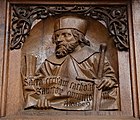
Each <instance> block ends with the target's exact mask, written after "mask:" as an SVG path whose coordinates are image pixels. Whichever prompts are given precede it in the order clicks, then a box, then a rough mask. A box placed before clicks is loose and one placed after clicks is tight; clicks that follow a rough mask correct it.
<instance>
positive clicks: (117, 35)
mask: <svg viewBox="0 0 140 120" xmlns="http://www.w3.org/2000/svg"><path fill="white" fill-rule="evenodd" d="M61 14H80V15H83V16H87V17H91V18H93V19H96V20H99V21H104V22H105V24H106V27H107V29H108V31H109V33H110V35H111V36H112V37H113V40H114V42H115V44H116V47H117V48H118V49H119V50H121V51H127V50H128V48H129V45H128V44H129V41H128V26H127V24H128V21H127V7H126V6H122V5H121V6H113V5H112V6H105V7H101V6H92V5H57V7H56V6H55V5H49V6H47V5H46V6H45V5H44V6H33V5H26V6H23V5H12V20H11V24H12V25H11V26H12V33H11V40H10V49H11V50H13V49H20V48H21V47H22V45H23V43H24V42H25V40H26V37H27V36H28V35H29V33H30V30H31V27H32V25H33V22H34V21H35V20H38V19H44V18H47V17H48V16H55V15H61Z"/></svg>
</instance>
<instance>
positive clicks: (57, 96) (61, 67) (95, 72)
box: [10, 6, 128, 111]
mask: <svg viewBox="0 0 140 120" xmlns="http://www.w3.org/2000/svg"><path fill="white" fill-rule="evenodd" d="M125 9H126V8H125V7H120V8H117V9H113V8H109V7H106V8H104V7H91V6H60V7H53V6H50V7H48V6H47V7H46V6H45V7H41V6H39V7H36V6H31V7H20V6H13V19H12V30H13V35H12V40H11V43H10V45H11V46H10V48H11V49H19V48H21V46H22V44H23V43H24V42H25V40H26V38H27V36H28V34H29V33H30V31H31V27H32V24H33V22H34V21H35V20H37V19H43V18H47V17H49V16H51V17H52V16H57V15H60V16H59V17H57V19H55V20H54V25H53V26H52V27H53V29H54V31H53V34H52V42H53V43H54V44H55V50H54V53H53V54H50V55H48V56H47V57H46V58H45V59H44V62H43V63H41V64H40V65H41V66H40V67H39V68H36V65H37V61H38V60H37V59H38V57H36V56H34V55H31V54H29V55H28V54H27V53H28V52H24V47H23V53H24V59H23V61H24V63H23V65H22V72H21V74H22V80H23V89H24V98H25V109H30V108H35V109H51V108H54V109H60V110H94V111H99V110H119V108H120V106H119V104H118V103H119V94H118V87H119V86H118V83H119V81H118V79H117V78H116V75H115V72H114V69H113V67H112V66H111V64H110V62H109V61H108V58H107V57H106V55H105V54H106V47H107V46H106V44H105V43H104V44H101V43H99V45H98V48H97V47H96V49H95V48H92V46H91V44H92V43H91V41H90V40H87V39H86V38H85V36H86V32H87V29H88V28H89V24H88V20H85V19H83V18H80V17H79V16H75V15H77V14H79V15H80V16H84V17H87V18H89V17H90V18H91V19H94V20H95V19H97V20H103V21H104V22H105V23H106V26H107V28H108V31H109V33H110V34H111V35H112V36H114V41H115V43H116V46H117V47H118V49H119V50H127V49H128V38H127V30H126V29H127V23H126V22H124V21H126V20H125V19H126V13H125ZM68 12H70V13H71V14H68ZM63 14H64V15H63ZM120 18H121V19H120ZM120 28H121V29H120ZM121 36H123V37H121ZM99 46H100V48H99ZM26 51H27V50H26ZM116 73H117V72H116Z"/></svg>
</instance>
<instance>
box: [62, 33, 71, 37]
mask: <svg viewBox="0 0 140 120" xmlns="http://www.w3.org/2000/svg"><path fill="white" fill-rule="evenodd" d="M62 35H63V36H64V37H70V36H71V34H70V33H63V34H62Z"/></svg>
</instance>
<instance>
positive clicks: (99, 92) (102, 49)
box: [94, 43, 107, 111]
mask: <svg viewBox="0 0 140 120" xmlns="http://www.w3.org/2000/svg"><path fill="white" fill-rule="evenodd" d="M106 48H107V46H106V44H105V43H103V44H101V45H100V58H99V66H98V79H99V80H101V79H102V77H103V70H104V60H105V52H106ZM96 86H97V85H96ZM96 86H95V92H94V94H95V96H94V98H95V99H94V102H95V110H96V111H98V110H99V107H100V102H101V95H102V89H101V90H99V89H97V87H96Z"/></svg>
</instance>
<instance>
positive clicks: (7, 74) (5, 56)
mask: <svg viewBox="0 0 140 120" xmlns="http://www.w3.org/2000/svg"><path fill="white" fill-rule="evenodd" d="M108 2H109V1H108ZM108 2H107V1H104V0H102V1H100V2H98V1H95V2H92V3H91V1H90V0H89V1H87V2H83V1H80V0H79V1H78V2H76V4H96V5H107V4H109V5H114V4H115V5H126V6H127V12H128V31H129V35H128V37H129V54H127V53H121V52H118V55H119V59H120V60H119V64H120V65H119V72H120V71H122V69H124V68H123V67H122V66H123V65H124V63H125V61H124V62H122V61H121V60H122V57H124V56H126V57H129V60H128V62H127V63H126V64H125V65H126V66H127V65H129V63H130V66H129V67H128V68H129V69H130V71H129V70H128V71H127V73H128V74H130V76H129V77H130V78H129V79H130V80H131V81H129V82H130V83H129V84H127V85H128V86H129V88H130V89H131V88H132V91H131V90H129V93H130V95H131V92H132V97H130V96H129V97H130V98H129V99H131V101H129V102H130V104H131V105H130V106H131V108H127V105H124V108H125V109H124V111H123V112H122V113H120V115H121V114H122V117H118V119H121V118H123V119H127V118H128V116H129V115H130V114H131V115H130V116H131V118H132V119H133V118H138V117H139V109H138V107H139V106H138V88H137V75H136V74H137V71H136V67H137V66H136V61H135V58H136V56H135V52H136V51H135V43H134V41H133V40H134V38H133V23H132V19H131V18H132V14H131V2H130V1H125V0H122V1H110V2H109V3H108ZM60 3H61V4H71V5H73V4H74V2H72V1H70V2H64V1H57V2H56V1H48V2H46V1H41V2H40V1H39V2H34V1H32V0H27V1H18V0H10V1H2V2H1V5H2V7H3V5H4V6H5V7H3V8H5V9H4V11H5V12H3V13H1V14H2V16H5V17H4V18H3V20H4V22H3V21H0V23H2V24H3V25H4V26H5V27H3V28H2V33H3V34H2V35H0V36H1V38H3V40H1V42H2V45H1V46H2V48H3V49H2V51H3V52H2V53H1V54H2V57H1V59H2V60H1V64H2V65H3V66H2V67H1V70H2V72H1V78H2V81H0V82H1V86H0V88H1V91H0V92H1V94H0V98H1V101H0V103H1V116H5V115H10V114H15V115H16V114H17V112H18V110H20V109H21V110H22V109H23V108H22V105H21V103H22V102H23V101H22V100H19V101H18V105H17V107H18V109H16V108H15V109H14V110H13V111H12V112H10V110H11V108H8V107H9V106H10V105H11V104H12V102H13V101H10V100H9V99H10V98H9V97H11V96H13V97H16V98H14V99H13V98H11V99H12V100H18V98H19V97H20V95H21V93H22V91H21V89H20V87H21V84H20V81H19V80H18V78H20V72H19V70H20V66H18V65H20V61H21V60H20V59H21V58H20V57H21V56H20V55H21V50H14V51H10V49H9V46H8V45H9V38H10V26H11V21H10V20H11V18H10V16H11V15H10V13H11V12H10V8H11V5H13V4H17V5H18V4H35V5H39V4H50V5H51V4H60ZM4 13H6V14H4ZM6 31H8V32H6ZM15 57H16V58H15ZM123 59H125V58H123ZM13 60H15V61H16V63H15V62H14V63H13V62H12V61H13ZM125 60H127V59H125ZM15 66H18V67H17V68H16V69H15V68H14V67H15ZM126 69H127V68H126ZM16 73H18V77H17V75H13V74H16ZM11 75H12V76H11ZM120 77H122V78H121V79H123V76H122V75H120ZM15 78H17V79H16V80H17V81H18V82H16V84H18V85H17V86H16V85H15V84H14V83H13V81H12V79H15ZM124 78H125V77H124ZM10 79H11V81H10ZM120 84H121V83H120ZM121 85H122V86H121V87H122V88H123V87H125V86H124V85H126V83H124V82H122V84H121ZM13 86H14V87H16V90H19V92H14V90H13V88H14V87H13ZM19 86H20V87H19ZM10 87H11V88H10ZM8 89H9V90H12V91H13V92H14V94H16V93H18V95H15V96H14V95H10V94H11V93H10V92H8V91H9V90H8ZM122 97H123V98H122V99H124V100H123V103H122V104H125V103H124V101H125V96H124V95H122ZM127 104H128V103H127ZM14 105H16V103H15V104H14ZM14 105H12V107H13V106H14ZM130 106H129V107H130ZM7 109H9V110H8V111H7ZM128 109H129V110H128ZM127 110H128V111H130V112H128V111H127ZM127 112H128V113H127ZM126 113H127V114H126ZM43 114H44V113H43ZM58 114H60V113H58ZM61 114H63V113H61ZM87 114H91V113H88V112H87ZM100 114H103V113H100ZM106 114H107V113H106ZM108 114H109V113H108ZM114 114H115V113H114ZM123 114H124V115H123ZM35 115H37V114H36V113H35ZM79 115H81V113H80V114H79ZM25 116H26V114H25ZM112 116H113V114H112ZM125 116H126V117H125ZM22 117H23V118H24V114H23V116H22ZM41 117H42V116H41ZM64 117H66V116H65V115H64ZM76 117H78V118H79V119H80V118H81V117H79V116H76ZM76 117H75V118H76ZM108 117H109V116H108ZM108 117H107V118H106V117H105V118H106V119H109V118H108ZM33 118H34V117H33ZM75 118H73V119H75ZM78 118H77V119H78ZM82 118H85V119H86V117H84V116H82ZM88 118H89V119H92V116H88V117H87V119H88ZM96 118H97V119H98V118H99V119H101V118H102V117H100V116H99V117H98V116H97V117H96ZM110 118H111V117H110ZM39 119H40V118H39ZM54 119H55V118H54Z"/></svg>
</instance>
